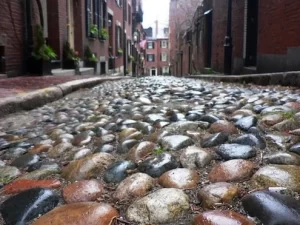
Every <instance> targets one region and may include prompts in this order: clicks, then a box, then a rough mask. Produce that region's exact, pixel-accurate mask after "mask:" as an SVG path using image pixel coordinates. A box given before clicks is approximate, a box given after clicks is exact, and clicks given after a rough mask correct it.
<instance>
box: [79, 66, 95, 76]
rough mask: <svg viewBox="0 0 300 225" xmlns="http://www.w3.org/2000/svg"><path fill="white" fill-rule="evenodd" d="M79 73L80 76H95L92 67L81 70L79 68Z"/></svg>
mask: <svg viewBox="0 0 300 225" xmlns="http://www.w3.org/2000/svg"><path fill="white" fill-rule="evenodd" d="M79 71H80V74H81V75H94V74H95V72H94V68H92V67H82V68H79Z"/></svg>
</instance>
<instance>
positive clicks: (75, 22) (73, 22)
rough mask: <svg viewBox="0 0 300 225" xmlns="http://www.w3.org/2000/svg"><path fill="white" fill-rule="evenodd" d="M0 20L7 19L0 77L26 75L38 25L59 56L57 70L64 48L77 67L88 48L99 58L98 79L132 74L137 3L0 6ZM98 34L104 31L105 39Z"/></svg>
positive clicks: (0, 28)
mask: <svg viewBox="0 0 300 225" xmlns="http://www.w3.org/2000/svg"><path fill="white" fill-rule="evenodd" d="M0 15H7V16H4V17H3V19H2V20H1V21H0V74H2V73H5V74H7V75H8V76H16V75H21V74H24V73H26V72H27V68H26V65H27V61H28V58H29V57H30V56H31V51H32V46H33V44H34V40H35V37H34V33H33V31H34V27H35V25H36V24H40V25H42V27H43V33H44V37H45V40H46V41H47V44H48V45H49V46H51V47H52V48H53V49H54V51H55V53H56V54H57V60H56V61H55V62H53V63H55V64H58V67H62V65H63V61H64V57H63V47H64V45H65V43H66V42H68V43H69V45H70V47H71V49H73V50H74V51H75V52H77V53H78V55H79V57H80V58H81V60H82V61H81V63H80V64H81V66H85V64H84V61H83V59H84V58H85V50H86V48H87V47H89V49H90V50H91V52H92V53H93V54H94V55H95V56H96V57H97V58H98V62H97V65H96V74H109V73H131V71H132V69H133V61H132V60H131V59H132V57H131V56H132V54H133V52H134V51H137V50H136V48H137V46H138V44H135V43H136V42H137V40H133V33H134V31H135V29H137V27H138V25H139V24H140V23H141V22H142V17H143V12H142V5H141V0H44V1H39V0H24V1H19V0H3V1H0ZM137 18H139V19H137ZM133 23H134V24H133ZM95 29H96V31H97V32H96V34H95ZM92 31H94V32H92ZM102 31H107V33H108V37H107V38H103V35H102ZM138 54H139V53H138ZM137 58H140V56H139V55H138V56H137ZM56 66H57V65H56Z"/></svg>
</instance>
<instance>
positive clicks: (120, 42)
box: [116, 25, 123, 55]
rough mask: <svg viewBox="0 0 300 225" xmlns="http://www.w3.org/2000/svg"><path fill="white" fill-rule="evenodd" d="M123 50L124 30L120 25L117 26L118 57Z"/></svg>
mask: <svg viewBox="0 0 300 225" xmlns="http://www.w3.org/2000/svg"><path fill="white" fill-rule="evenodd" d="M119 49H122V50H123V45H122V28H121V27H120V26H118V25H116V55H118V54H119V53H118V50H119Z"/></svg>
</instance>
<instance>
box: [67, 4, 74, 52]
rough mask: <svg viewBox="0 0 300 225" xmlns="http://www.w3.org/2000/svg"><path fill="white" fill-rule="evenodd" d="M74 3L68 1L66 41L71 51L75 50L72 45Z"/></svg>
mask: <svg viewBox="0 0 300 225" xmlns="http://www.w3.org/2000/svg"><path fill="white" fill-rule="evenodd" d="M73 4H74V2H73V0H68V39H69V40H68V41H69V43H70V46H71V48H72V49H74V48H75V46H74V45H75V44H74V5H73Z"/></svg>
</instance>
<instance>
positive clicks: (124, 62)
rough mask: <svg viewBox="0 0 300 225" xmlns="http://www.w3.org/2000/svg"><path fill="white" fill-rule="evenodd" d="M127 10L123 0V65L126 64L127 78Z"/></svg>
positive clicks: (125, 2)
mask: <svg viewBox="0 0 300 225" xmlns="http://www.w3.org/2000/svg"><path fill="white" fill-rule="evenodd" d="M126 9H127V1H126V0H123V46H124V48H123V64H124V76H126V70H127V65H126V63H127V62H126V55H127V43H126V42H127V41H126V32H125V30H126V25H125V10H126Z"/></svg>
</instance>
